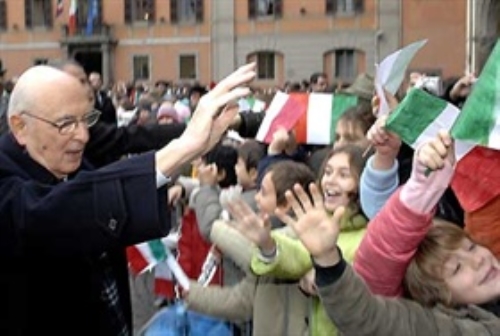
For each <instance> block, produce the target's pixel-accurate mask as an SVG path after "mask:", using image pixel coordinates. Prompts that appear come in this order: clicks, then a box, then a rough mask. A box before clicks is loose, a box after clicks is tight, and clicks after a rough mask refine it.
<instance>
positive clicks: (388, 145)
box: [366, 116, 401, 157]
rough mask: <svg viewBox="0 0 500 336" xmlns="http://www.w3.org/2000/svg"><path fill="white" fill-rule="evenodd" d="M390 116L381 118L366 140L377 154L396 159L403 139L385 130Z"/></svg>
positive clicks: (369, 131)
mask: <svg viewBox="0 0 500 336" xmlns="http://www.w3.org/2000/svg"><path fill="white" fill-rule="evenodd" d="M387 118H388V116H381V117H380V118H378V119H377V121H376V122H375V124H373V125H372V127H371V128H370V129H369V130H368V133H367V135H366V138H367V139H368V141H370V142H371V144H372V146H373V147H374V148H375V150H376V151H377V153H379V154H381V155H390V156H393V157H396V156H397V155H398V152H399V148H400V147H401V139H400V138H399V137H398V136H397V135H396V134H394V133H391V132H388V131H386V130H385V125H386V122H387Z"/></svg>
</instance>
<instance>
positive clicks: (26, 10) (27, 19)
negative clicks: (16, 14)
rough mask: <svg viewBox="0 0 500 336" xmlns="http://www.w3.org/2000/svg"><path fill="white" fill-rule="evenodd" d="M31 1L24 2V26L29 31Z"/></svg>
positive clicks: (31, 12) (31, 25)
mask: <svg viewBox="0 0 500 336" xmlns="http://www.w3.org/2000/svg"><path fill="white" fill-rule="evenodd" d="M31 5H32V4H31V0H24V25H25V26H26V28H28V29H30V28H32V27H33V20H32V15H33V8H32V7H31Z"/></svg>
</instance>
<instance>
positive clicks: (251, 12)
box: [248, 0, 257, 19]
mask: <svg viewBox="0 0 500 336" xmlns="http://www.w3.org/2000/svg"><path fill="white" fill-rule="evenodd" d="M255 2H256V0H248V17H249V18H250V19H255V17H256V16H257V7H256V3H255Z"/></svg>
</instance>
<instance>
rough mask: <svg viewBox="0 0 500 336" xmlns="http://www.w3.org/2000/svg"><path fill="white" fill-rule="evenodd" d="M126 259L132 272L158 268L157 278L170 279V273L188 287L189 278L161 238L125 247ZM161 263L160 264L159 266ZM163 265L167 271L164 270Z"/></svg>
mask: <svg viewBox="0 0 500 336" xmlns="http://www.w3.org/2000/svg"><path fill="white" fill-rule="evenodd" d="M127 259H128V262H129V266H130V268H131V270H132V272H133V273H135V274H141V273H143V272H146V271H148V270H151V269H153V268H159V271H158V272H155V273H158V274H159V275H160V276H159V277H158V276H156V278H159V280H161V279H163V280H171V279H172V275H173V277H174V278H175V279H176V280H177V282H178V283H179V284H180V285H181V286H182V287H183V288H184V289H189V279H188V277H187V276H186V273H185V272H184V270H183V269H182V268H181V267H180V265H179V263H178V262H177V260H176V259H175V257H174V256H173V255H172V253H171V252H170V250H169V249H168V248H167V247H166V246H165V244H164V242H163V241H162V240H161V239H154V240H150V241H147V242H144V243H140V244H136V245H133V246H129V247H127ZM160 265H161V266H160ZM165 265H166V267H167V268H168V270H169V271H165Z"/></svg>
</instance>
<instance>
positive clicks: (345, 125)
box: [307, 104, 375, 176]
mask: <svg viewBox="0 0 500 336" xmlns="http://www.w3.org/2000/svg"><path fill="white" fill-rule="evenodd" d="M374 121H375V119H374V117H373V114H372V111H371V109H370V106H369V105H366V104H360V105H357V106H354V107H351V108H349V109H347V110H346V111H345V112H344V114H342V116H341V117H340V118H339V120H338V121H337V125H336V127H335V141H334V143H333V148H335V147H339V146H343V145H346V144H352V145H357V146H359V147H361V148H363V151H364V150H365V149H366V148H368V145H369V142H368V140H367V138H366V132H367V131H368V130H369V129H370V127H371V126H372V124H373V123H374ZM331 148H332V147H331V146H328V147H326V148H323V149H319V150H316V151H314V152H313V153H312V154H311V155H310V156H309V158H308V159H307V165H308V166H309V167H311V169H312V170H313V171H314V172H315V173H316V174H318V176H319V171H320V168H321V164H322V163H323V162H324V160H325V157H326V155H327V154H328V153H329V151H330V150H331Z"/></svg>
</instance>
